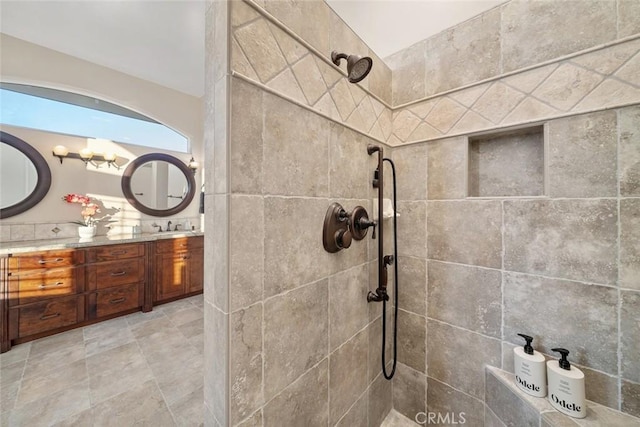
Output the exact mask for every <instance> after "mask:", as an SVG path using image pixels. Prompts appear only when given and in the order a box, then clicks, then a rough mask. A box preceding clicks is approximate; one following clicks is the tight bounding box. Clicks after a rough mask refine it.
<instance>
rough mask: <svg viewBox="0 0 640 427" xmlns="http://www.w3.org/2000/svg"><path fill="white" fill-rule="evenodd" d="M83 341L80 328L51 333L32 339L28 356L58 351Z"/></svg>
mask: <svg viewBox="0 0 640 427" xmlns="http://www.w3.org/2000/svg"><path fill="white" fill-rule="evenodd" d="M83 342H84V337H83V334H82V329H73V330H71V331H67V332H62V333H60V334H56V335H51V336H50V337H46V338H41V339H39V340H36V341H33V342H32V343H31V352H30V353H29V357H36V356H39V355H41V354H46V353H50V352H51V351H59V350H60V349H62V348H65V347H68V346H72V345H76V344H82V343H83Z"/></svg>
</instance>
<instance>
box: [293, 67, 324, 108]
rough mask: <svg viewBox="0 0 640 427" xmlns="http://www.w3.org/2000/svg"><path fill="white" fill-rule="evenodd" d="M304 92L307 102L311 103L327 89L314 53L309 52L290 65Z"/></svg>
mask: <svg viewBox="0 0 640 427" xmlns="http://www.w3.org/2000/svg"><path fill="white" fill-rule="evenodd" d="M291 69H292V70H293V73H294V74H295V76H296V80H297V81H298V82H299V83H300V87H301V88H302V91H303V92H304V95H305V97H306V100H307V103H308V104H309V105H313V104H315V103H316V101H317V100H318V99H320V97H321V96H322V95H324V93H325V92H326V91H327V86H326V85H325V84H324V80H323V79H322V74H320V70H319V69H318V66H317V65H316V60H315V58H314V55H312V54H309V55H307V56H305V57H304V58H303V59H301V60H300V61H298V62H297V63H296V64H295V65H294V66H293V67H291Z"/></svg>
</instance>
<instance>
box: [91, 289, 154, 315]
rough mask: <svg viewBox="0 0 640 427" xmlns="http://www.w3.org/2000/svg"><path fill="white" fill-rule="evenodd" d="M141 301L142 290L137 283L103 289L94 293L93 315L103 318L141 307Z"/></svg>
mask: <svg viewBox="0 0 640 427" xmlns="http://www.w3.org/2000/svg"><path fill="white" fill-rule="evenodd" d="M142 300H143V288H142V286H141V285H140V284H139V283H135V284H132V285H127V286H119V287H115V288H109V289H104V290H101V291H98V292H96V297H95V315H96V317H104V316H109V315H111V314H116V313H120V312H123V311H127V310H131V309H134V308H137V307H142V302H143V301H142ZM92 311H93V310H92Z"/></svg>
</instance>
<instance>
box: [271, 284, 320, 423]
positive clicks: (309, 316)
mask: <svg viewBox="0 0 640 427" xmlns="http://www.w3.org/2000/svg"><path fill="white" fill-rule="evenodd" d="M327 285H328V280H327V279H324V280H321V281H319V282H316V283H313V284H311V285H308V286H305V287H303V288H300V289H296V290H293V291H291V292H288V293H286V294H283V295H280V296H277V297H274V298H271V299H269V300H268V302H267V303H265V306H264V398H265V400H266V401H268V400H270V399H271V398H273V397H274V396H275V395H276V394H278V393H279V392H280V391H282V390H283V389H285V388H286V387H287V386H289V385H290V384H291V383H292V382H293V381H295V380H296V379H297V378H298V377H300V375H302V374H303V373H304V372H306V371H307V370H308V369H310V368H311V367H313V366H314V365H315V364H317V363H318V362H319V361H320V360H322V359H323V358H324V357H326V356H327V355H328V347H329V342H328V341H329V319H328V292H327ZM325 369H326V368H325ZM302 383H304V381H302ZM308 389H309V390H310V391H312V392H313V393H317V390H313V389H312V388H311V387H308ZM269 407H270V406H269V405H267V407H266V408H265V410H266V411H267V412H268V410H269ZM271 407H273V406H271ZM267 412H265V421H266V418H269V417H268V416H267Z"/></svg>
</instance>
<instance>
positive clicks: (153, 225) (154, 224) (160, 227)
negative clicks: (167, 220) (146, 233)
mask: <svg viewBox="0 0 640 427" xmlns="http://www.w3.org/2000/svg"><path fill="white" fill-rule="evenodd" d="M151 226H152V227H158V232H159V233H162V226H161V225H158V224H156V223H155V222H154V223H153V224H151Z"/></svg>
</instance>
